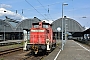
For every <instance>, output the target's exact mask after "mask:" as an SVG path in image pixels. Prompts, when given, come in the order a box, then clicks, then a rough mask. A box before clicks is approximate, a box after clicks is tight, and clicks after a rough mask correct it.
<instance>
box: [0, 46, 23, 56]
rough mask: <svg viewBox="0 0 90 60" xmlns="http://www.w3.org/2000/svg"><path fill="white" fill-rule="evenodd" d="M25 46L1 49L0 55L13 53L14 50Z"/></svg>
mask: <svg viewBox="0 0 90 60" xmlns="http://www.w3.org/2000/svg"><path fill="white" fill-rule="evenodd" d="M22 48H23V47H18V48H13V49H8V50H4V51H0V56H2V55H5V54H8V53H12V52H16V51H19V50H22Z"/></svg>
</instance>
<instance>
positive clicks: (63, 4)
mask: <svg viewBox="0 0 90 60" xmlns="http://www.w3.org/2000/svg"><path fill="white" fill-rule="evenodd" d="M66 5H68V4H67V3H62V50H63V45H64V43H63V6H66Z"/></svg>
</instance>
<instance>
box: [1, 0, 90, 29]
mask: <svg viewBox="0 0 90 60" xmlns="http://www.w3.org/2000/svg"><path fill="white" fill-rule="evenodd" d="M62 4H68V5H67V6H63V15H64V16H67V17H68V18H71V19H74V20H76V21H77V22H79V23H80V24H81V25H82V26H85V27H86V28H89V27H90V21H89V20H90V0H0V19H5V16H8V17H9V18H12V19H16V20H23V19H26V18H33V17H37V18H39V19H41V20H57V19H59V18H61V17H62ZM3 11H6V12H3ZM16 11H17V13H16ZM83 17H86V18H83Z"/></svg>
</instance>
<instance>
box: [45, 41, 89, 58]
mask: <svg viewBox="0 0 90 60" xmlns="http://www.w3.org/2000/svg"><path fill="white" fill-rule="evenodd" d="M44 60H90V50H89V49H87V48H86V47H83V46H82V45H81V44H79V43H78V42H75V41H73V40H68V41H67V42H66V44H65V46H64V50H63V51H61V47H60V46H59V47H57V48H56V49H55V50H54V51H53V52H52V53H50V54H49V55H48V56H47V57H45V58H44Z"/></svg>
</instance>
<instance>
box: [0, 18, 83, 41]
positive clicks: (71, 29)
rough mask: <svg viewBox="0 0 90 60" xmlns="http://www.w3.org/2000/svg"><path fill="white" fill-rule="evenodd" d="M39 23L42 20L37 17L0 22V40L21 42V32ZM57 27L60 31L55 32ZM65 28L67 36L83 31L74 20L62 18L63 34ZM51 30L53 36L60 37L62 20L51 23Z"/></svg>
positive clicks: (8, 19) (7, 19)
mask: <svg viewBox="0 0 90 60" xmlns="http://www.w3.org/2000/svg"><path fill="white" fill-rule="evenodd" d="M39 21H42V20H40V19H38V18H37V17H34V18H32V19H25V20H22V21H16V20H14V19H10V18H6V19H5V20H0V40H21V39H23V30H24V29H25V30H27V32H28V31H29V30H30V28H31V27H32V23H35V22H39ZM58 27H59V28H60V29H61V30H60V31H58V30H57V28H58ZM65 28H66V32H67V33H68V35H72V34H73V33H75V32H83V31H84V27H82V26H81V25H80V24H79V23H78V22H77V21H76V20H74V19H71V18H67V17H64V18H63V32H65ZM52 29H53V32H54V36H58V37H60V36H61V32H62V18H60V19H57V20H54V21H53V22H52ZM28 34H29V32H28ZM58 37H57V38H58Z"/></svg>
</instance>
